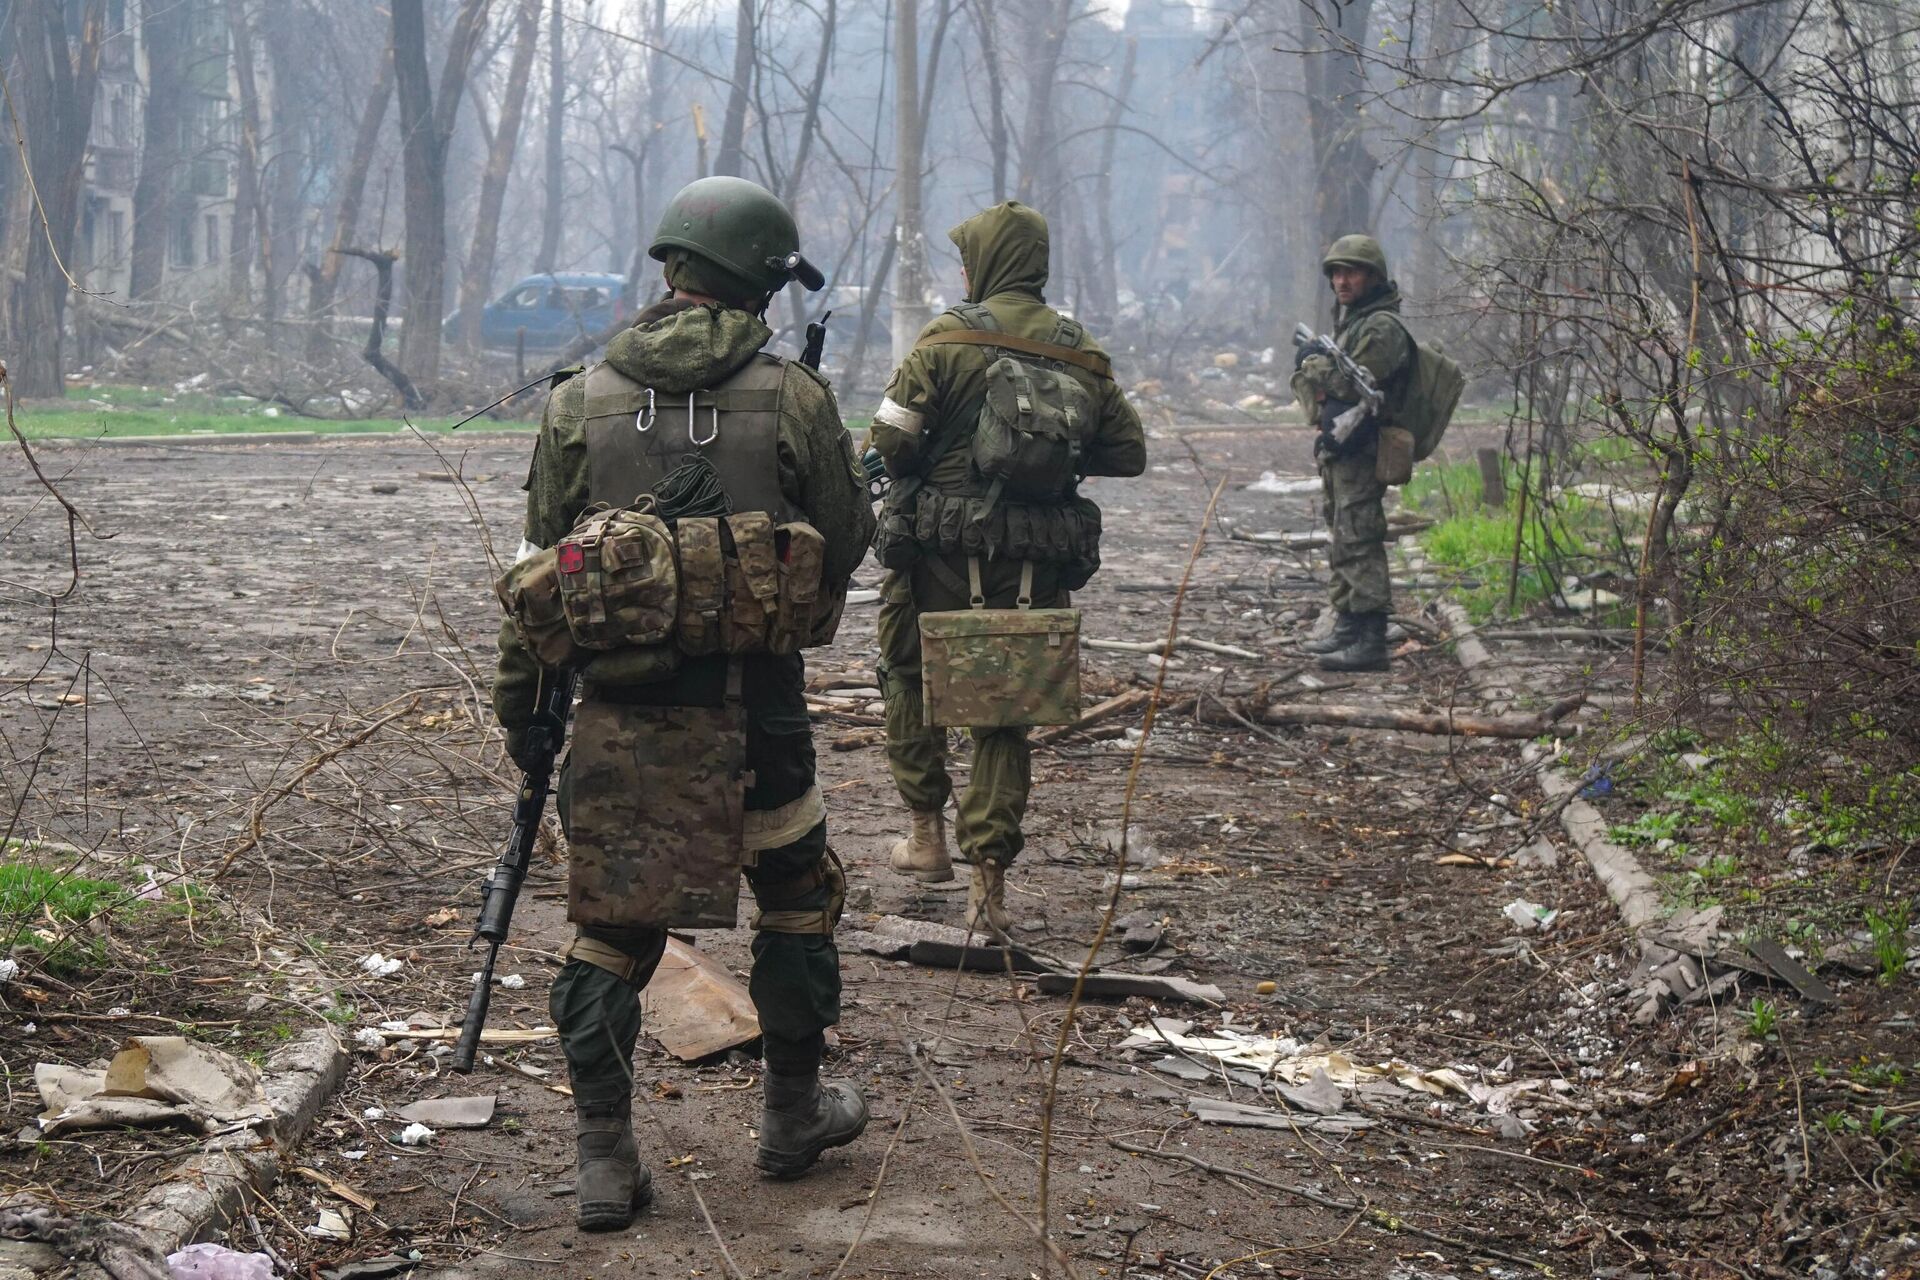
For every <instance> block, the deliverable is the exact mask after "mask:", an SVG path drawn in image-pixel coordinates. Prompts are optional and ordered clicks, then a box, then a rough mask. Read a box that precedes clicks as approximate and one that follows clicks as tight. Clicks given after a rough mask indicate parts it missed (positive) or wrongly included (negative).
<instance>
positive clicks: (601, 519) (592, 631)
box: [554, 498, 680, 649]
mask: <svg viewBox="0 0 1920 1280" xmlns="http://www.w3.org/2000/svg"><path fill="white" fill-rule="evenodd" d="M673 544H674V538H673V533H672V531H671V530H669V529H668V528H667V525H666V522H665V521H663V520H661V519H660V517H659V516H657V515H655V514H654V513H653V504H652V500H651V498H648V499H646V500H644V501H642V502H640V503H636V504H635V505H634V506H631V507H618V508H615V509H612V510H605V509H601V510H595V511H590V512H588V513H587V515H586V516H584V517H583V518H582V519H581V520H580V521H579V522H578V523H577V524H575V525H574V527H573V532H572V533H570V534H568V535H567V536H566V537H564V538H562V539H561V540H560V543H559V545H558V546H556V547H555V548H554V557H555V560H556V563H557V565H558V567H559V571H560V603H561V605H562V607H563V608H564V609H565V611H566V617H567V626H568V627H569V628H570V629H571V630H572V632H573V640H574V643H575V644H577V645H579V646H580V647H581V648H583V649H618V648H623V647H625V646H629V645H650V644H658V643H660V642H661V641H662V640H665V639H666V638H667V637H668V636H669V635H671V634H673V625H674V615H675V609H676V606H677V604H678V602H679V599H680V574H679V570H678V568H677V566H676V565H675V563H674V554H673Z"/></svg>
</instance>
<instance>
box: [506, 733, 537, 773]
mask: <svg viewBox="0 0 1920 1280" xmlns="http://www.w3.org/2000/svg"><path fill="white" fill-rule="evenodd" d="M507 755H508V756H509V757H510V758H511V759H512V760H513V763H514V764H515V765H516V766H518V767H519V769H520V772H522V773H528V772H531V771H532V769H533V763H532V761H533V756H532V754H531V752H529V751H528V749H527V731H526V730H525V729H509V730H507Z"/></svg>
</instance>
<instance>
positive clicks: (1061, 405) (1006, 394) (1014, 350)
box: [919, 303, 1113, 518]
mask: <svg viewBox="0 0 1920 1280" xmlns="http://www.w3.org/2000/svg"><path fill="white" fill-rule="evenodd" d="M952 314H954V315H955V316H957V317H959V319H960V320H962V321H964V322H965V323H966V325H967V327H966V328H965V329H952V330H948V331H946V332H943V333H935V334H930V335H928V336H927V337H925V338H922V339H921V340H920V343H919V345H920V346H923V347H930V346H936V345H942V344H947V343H959V344H964V345H968V346H977V347H985V348H987V349H988V353H989V355H997V358H995V359H993V361H992V363H991V364H989V365H988V366H987V395H986V399H985V400H984V401H983V402H982V403H981V406H980V417H979V418H978V420H977V421H976V422H975V424H974V429H973V440H972V450H973V458H972V462H973V470H974V472H975V474H977V475H978V476H979V477H980V479H982V480H983V481H985V482H986V484H987V501H986V504H985V507H984V509H983V512H982V518H984V515H985V513H986V512H990V511H992V510H993V508H994V507H996V506H998V505H999V503H1000V501H1001V499H1002V498H1005V499H1006V500H1007V501H1009V502H1026V503H1057V502H1065V501H1066V500H1067V497H1068V495H1069V494H1070V493H1071V492H1072V490H1073V486H1074V484H1075V483H1076V482H1078V480H1079V479H1080V450H1081V446H1082V444H1083V443H1084V441H1085V439H1086V436H1087V433H1088V432H1090V431H1092V430H1093V428H1094V426H1095V424H1096V422H1097V421H1098V418H1099V411H1098V410H1097V409H1096V407H1095V406H1094V403H1093V397H1092V395H1090V394H1089V393H1088V391H1087V388H1086V387H1085V386H1084V385H1083V384H1082V383H1081V382H1080V380H1079V379H1077V378H1075V377H1074V376H1073V375H1072V374H1070V373H1068V372H1067V371H1066V370H1065V369H1064V368H1062V367H1060V366H1064V365H1073V366H1075V367H1077V368H1081V369H1085V370H1087V371H1088V372H1089V373H1092V374H1094V375H1096V376H1098V377H1106V378H1110V377H1112V376H1113V375H1112V372H1111V371H1110V369H1109V368H1108V365H1107V361H1106V360H1105V358H1104V357H1102V356H1099V355H1096V354H1094V353H1092V352H1088V351H1082V350H1080V349H1079V345H1080V338H1081V336H1082V334H1083V332H1084V330H1082V328H1081V327H1080V325H1079V324H1078V323H1077V322H1076V321H1073V320H1070V319H1068V318H1066V317H1065V316H1062V317H1061V318H1060V322H1059V324H1058V325H1057V326H1056V327H1055V329H1054V340H1053V341H1052V342H1040V341H1036V340H1034V339H1031V338H1020V337H1016V336H1014V335H1013V334H1010V333H1004V332H1002V331H1001V329H1000V322H999V321H998V320H995V319H994V318H993V312H991V311H989V310H987V308H986V307H984V306H982V305H980V304H979V303H962V304H961V305H960V306H957V307H954V308H953V309H952ZM1023 357H1025V358H1023Z"/></svg>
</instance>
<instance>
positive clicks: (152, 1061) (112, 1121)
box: [33, 1036, 273, 1135]
mask: <svg viewBox="0 0 1920 1280" xmlns="http://www.w3.org/2000/svg"><path fill="white" fill-rule="evenodd" d="M33 1078H34V1083H35V1084H36V1085H37V1086H38V1087H39V1089H40V1099H41V1101H42V1102H44V1103H45V1104H46V1107H47V1109H46V1111H44V1112H43V1113H42V1114H41V1116H40V1129H41V1132H42V1133H44V1134H49V1135H51V1134H55V1133H60V1132H64V1131H65V1130H68V1129H97V1128H119V1127H121V1126H123V1125H151V1124H172V1123H186V1124H189V1125H192V1126H194V1127H196V1128H199V1129H201V1130H202V1131H204V1132H209V1133H210V1132H212V1131H214V1130H215V1129H219V1128H223V1127H225V1126H227V1125H233V1124H251V1123H254V1122H256V1121H263V1120H269V1119H271V1118H272V1116H273V1110H272V1108H271V1107H270V1106H268V1104H267V1098H266V1094H265V1092H264V1091H263V1089H262V1088H261V1084H260V1073H259V1071H258V1070H256V1069H255V1068H254V1066H253V1064H252V1063H249V1062H245V1061H242V1060H241V1059H239V1058H236V1057H234V1056H233V1055H232V1054H229V1053H222V1052H221V1051H220V1050H218V1049H215V1048H212V1047H211V1046H209V1045H203V1044H198V1043H195V1042H194V1041H191V1040H188V1039H187V1038H186V1037H184V1036H135V1037H133V1038H132V1039H130V1040H128V1041H127V1042H126V1045H125V1047H124V1048H122V1049H121V1050H120V1052H119V1053H117V1054H115V1055H114V1058H113V1061H111V1062H109V1063H108V1064H107V1066H106V1069H105V1070H101V1069H99V1068H77V1067H69V1066H65V1065H63V1064H60V1063H51V1062H42V1063H38V1064H36V1065H35V1066H34V1069H33Z"/></svg>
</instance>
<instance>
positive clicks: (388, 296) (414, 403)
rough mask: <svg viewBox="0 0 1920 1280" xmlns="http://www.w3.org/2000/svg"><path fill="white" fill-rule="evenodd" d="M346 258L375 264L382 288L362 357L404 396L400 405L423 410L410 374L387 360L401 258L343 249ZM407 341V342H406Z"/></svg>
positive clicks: (378, 290) (390, 252) (390, 253)
mask: <svg viewBox="0 0 1920 1280" xmlns="http://www.w3.org/2000/svg"><path fill="white" fill-rule="evenodd" d="M340 252H341V253H342V254H346V255H349V256H352V257H355V258H365V259H366V260H367V261H368V262H371V263H372V264H373V269H374V271H376V272H377V273H379V284H378V285H376V286H375V288H374V293H373V323H372V324H371V325H370V326H369V327H368V329H367V345H366V346H365V347H363V348H361V351H360V356H361V358H362V359H364V360H365V361H366V362H367V363H368V364H370V365H372V366H373V367H374V368H375V369H376V370H378V371H379V373H380V376H381V377H383V378H385V379H386V380H387V381H388V382H390V383H392V384H393V389H394V390H395V391H398V392H399V393H400V402H401V403H402V404H404V405H405V406H406V407H407V408H409V409H422V408H425V407H426V401H425V400H423V399H421V396H420V392H419V390H418V389H416V388H415V387H414V385H413V380H412V379H411V378H409V377H407V374H406V371H405V370H404V369H401V368H400V367H399V366H398V365H396V364H394V363H393V361H391V360H389V359H387V354H386V345H387V311H388V309H389V308H391V307H392V306H393V262H394V259H395V258H397V257H398V256H399V255H398V254H396V253H394V251H393V250H391V249H356V248H353V247H351V246H343V247H342V248H341V249H340ZM403 340H404V339H403Z"/></svg>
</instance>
